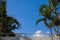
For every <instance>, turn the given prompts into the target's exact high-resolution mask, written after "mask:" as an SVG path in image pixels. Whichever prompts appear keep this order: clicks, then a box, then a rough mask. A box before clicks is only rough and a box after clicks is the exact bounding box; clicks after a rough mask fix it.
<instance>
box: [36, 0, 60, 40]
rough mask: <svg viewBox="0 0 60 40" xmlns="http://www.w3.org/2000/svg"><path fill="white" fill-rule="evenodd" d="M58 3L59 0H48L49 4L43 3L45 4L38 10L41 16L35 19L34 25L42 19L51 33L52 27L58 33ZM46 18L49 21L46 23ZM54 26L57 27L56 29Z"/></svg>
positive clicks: (59, 22)
mask: <svg viewBox="0 0 60 40" xmlns="http://www.w3.org/2000/svg"><path fill="white" fill-rule="evenodd" d="M59 4H60V0H49V5H45V4H43V5H41V6H40V8H39V11H40V15H42V16H43V18H42V19H39V20H37V22H36V25H37V24H38V23H39V22H40V21H43V22H44V23H45V25H46V26H47V27H48V28H49V29H50V30H51V34H52V28H53V29H54V30H55V31H56V32H57V33H59V30H58V29H59V28H58V26H59V25H60V19H59V16H58V12H57V11H58V9H59V8H60V7H58V5H59ZM47 20H49V21H48V22H49V23H47ZM55 26H56V28H58V29H56V28H55ZM52 40H53V39H52Z"/></svg>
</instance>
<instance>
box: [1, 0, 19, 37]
mask: <svg viewBox="0 0 60 40" xmlns="http://www.w3.org/2000/svg"><path fill="white" fill-rule="evenodd" d="M19 26H20V24H19V22H18V21H17V20H16V19H15V18H13V17H10V16H8V15H7V13H6V1H3V0H1V1H0V37H3V36H7V34H8V36H15V34H14V33H13V32H12V30H15V29H17V28H19Z"/></svg>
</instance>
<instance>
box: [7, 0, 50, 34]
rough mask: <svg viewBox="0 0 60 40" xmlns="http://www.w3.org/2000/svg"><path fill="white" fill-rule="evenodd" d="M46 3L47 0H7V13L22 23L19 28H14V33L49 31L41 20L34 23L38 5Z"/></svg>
mask: <svg viewBox="0 0 60 40" xmlns="http://www.w3.org/2000/svg"><path fill="white" fill-rule="evenodd" d="M42 4H47V0H8V1H7V14H8V15H9V16H13V17H15V18H16V19H17V20H18V21H19V23H20V24H21V25H22V27H21V28H19V29H16V30H14V32H16V33H26V32H33V33H34V32H36V31H37V30H41V31H42V32H47V31H49V30H48V29H47V28H46V26H45V25H44V24H43V23H42V22H41V23H39V24H38V25H37V26H36V25H35V23H36V21H37V19H39V18H41V16H39V10H38V9H39V6H41V5H42Z"/></svg>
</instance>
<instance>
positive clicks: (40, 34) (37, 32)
mask: <svg viewBox="0 0 60 40" xmlns="http://www.w3.org/2000/svg"><path fill="white" fill-rule="evenodd" d="M44 36H45V35H44V34H42V31H40V30H37V31H36V32H35V33H34V34H33V36H32V37H44Z"/></svg>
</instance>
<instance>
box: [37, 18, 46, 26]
mask: <svg viewBox="0 0 60 40" xmlns="http://www.w3.org/2000/svg"><path fill="white" fill-rule="evenodd" d="M45 20H46V18H42V19H39V20H37V21H36V25H37V24H38V23H39V22H40V21H45Z"/></svg>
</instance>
